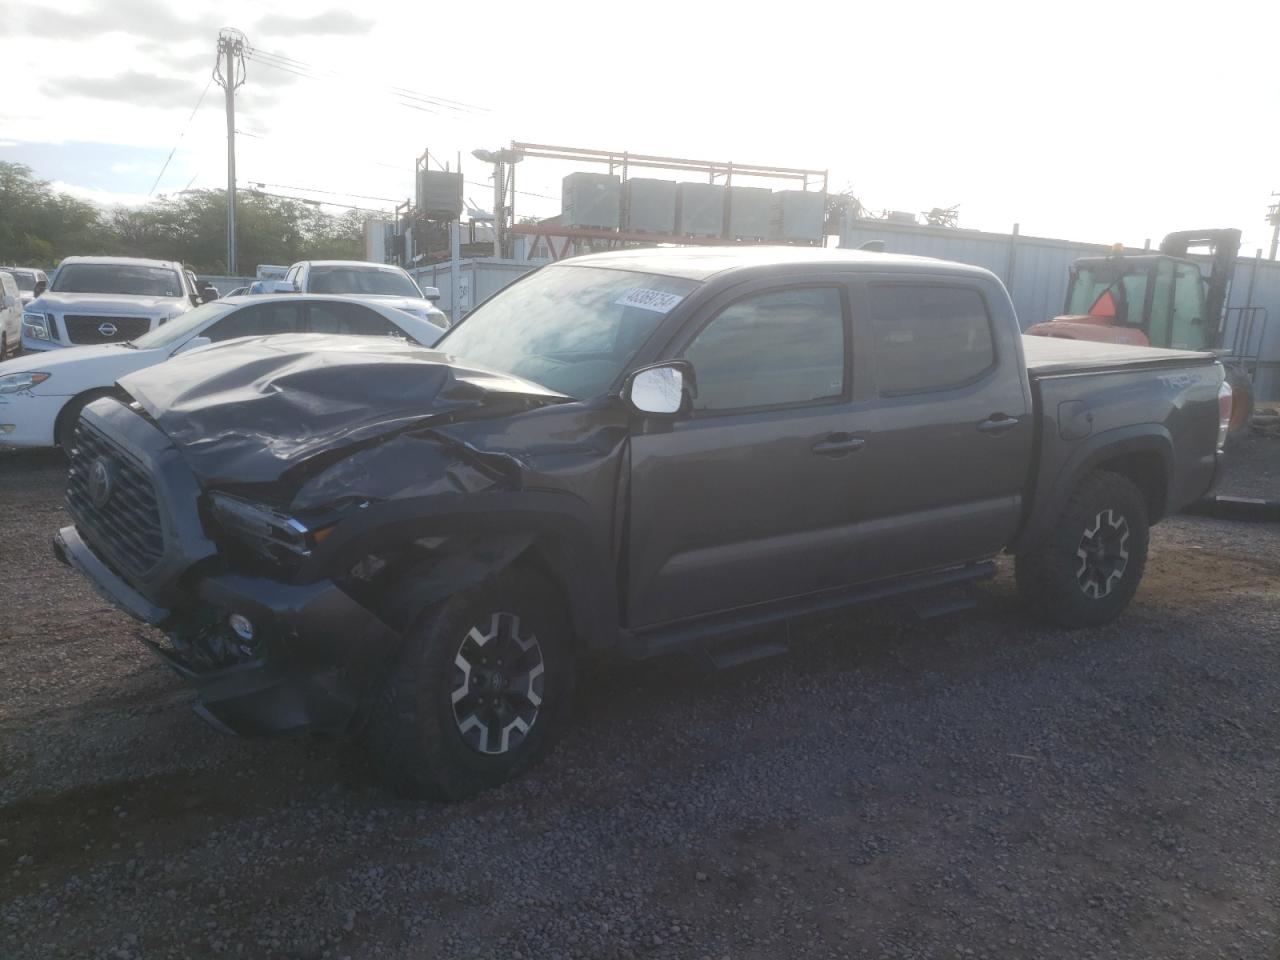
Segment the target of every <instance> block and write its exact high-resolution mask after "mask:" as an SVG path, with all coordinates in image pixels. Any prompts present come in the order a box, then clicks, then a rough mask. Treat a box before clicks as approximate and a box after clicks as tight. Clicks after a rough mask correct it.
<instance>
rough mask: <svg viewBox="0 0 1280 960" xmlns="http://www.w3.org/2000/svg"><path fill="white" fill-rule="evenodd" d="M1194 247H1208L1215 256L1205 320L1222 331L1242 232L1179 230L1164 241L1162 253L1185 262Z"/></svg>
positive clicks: (1161, 247) (1206, 292)
mask: <svg viewBox="0 0 1280 960" xmlns="http://www.w3.org/2000/svg"><path fill="white" fill-rule="evenodd" d="M1192 247H1208V248H1209V249H1210V251H1211V253H1212V256H1213V265H1212V267H1211V268H1210V271H1209V280H1208V283H1207V285H1206V287H1205V296H1204V305H1205V313H1207V314H1208V316H1207V317H1206V318H1205V319H1206V320H1207V321H1208V322H1209V323H1211V324H1213V329H1215V330H1218V329H1221V324H1222V315H1223V309H1224V308H1225V307H1226V305H1227V295H1228V294H1229V293H1230V291H1231V278H1232V277H1233V276H1234V275H1235V272H1236V258H1237V257H1238V256H1239V254H1240V231H1239V230H1235V229H1223V230H1179V231H1178V232H1176V233H1171V234H1169V235H1168V236H1166V237H1165V238H1164V239H1163V240H1161V241H1160V252H1161V253H1163V254H1166V255H1167V256H1170V257H1177V258H1178V259H1180V260H1185V259H1186V257H1187V253H1188V252H1189V250H1190V249H1191V248H1192Z"/></svg>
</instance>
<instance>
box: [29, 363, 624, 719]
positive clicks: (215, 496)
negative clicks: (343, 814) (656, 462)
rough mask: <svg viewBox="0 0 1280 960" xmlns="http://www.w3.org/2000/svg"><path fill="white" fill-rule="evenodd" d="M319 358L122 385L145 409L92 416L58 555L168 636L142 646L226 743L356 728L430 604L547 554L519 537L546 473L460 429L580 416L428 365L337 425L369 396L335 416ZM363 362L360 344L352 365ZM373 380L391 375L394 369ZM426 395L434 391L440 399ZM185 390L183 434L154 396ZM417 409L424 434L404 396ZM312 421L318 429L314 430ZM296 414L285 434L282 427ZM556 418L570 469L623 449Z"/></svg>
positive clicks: (341, 389)
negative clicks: (547, 415) (233, 738)
mask: <svg viewBox="0 0 1280 960" xmlns="http://www.w3.org/2000/svg"><path fill="white" fill-rule="evenodd" d="M306 346H307V349H309V350H312V353H311V355H310V359H308V358H307V357H306V356H304V355H303V350H302V345H299V346H298V347H297V348H296V349H291V350H282V349H281V347H280V346H278V345H271V346H270V348H268V347H267V346H261V347H260V348H259V349H258V351H257V354H256V361H255V359H254V356H250V357H249V358H248V362H246V360H245V358H244V357H239V358H237V357H235V356H232V355H227V356H225V357H224V359H223V360H222V362H221V365H220V366H219V367H218V368H217V369H214V370H208V369H206V371H205V376H206V379H205V381H204V382H203V387H202V385H201V382H200V381H193V380H191V379H186V378H178V377H176V376H173V372H172V371H170V374H169V376H168V377H167V378H166V379H164V380H160V379H158V378H157V375H155V374H150V378H149V379H148V377H147V376H146V375H143V376H140V377H139V381H138V382H129V381H130V380H132V378H127V380H126V382H125V384H124V386H125V387H126V389H128V390H129V392H130V393H131V394H132V395H134V396H135V397H138V398H139V400H138V402H136V403H135V404H133V405H132V407H126V406H125V405H123V404H121V403H120V402H118V401H115V400H111V399H106V400H102V401H98V402H97V403H95V404H92V405H91V406H90V407H88V408H87V409H86V411H85V414H84V417H83V419H82V421H81V423H80V427H79V431H80V442H79V443H78V444H77V446H76V448H75V449H74V450H73V451H72V457H71V470H70V481H69V490H68V509H69V511H70V513H71V515H72V517H73V519H74V520H75V523H74V525H72V526H70V527H66V528H64V529H63V530H62V531H60V532H59V534H58V536H57V538H56V540H55V549H56V551H57V552H58V554H59V556H60V558H62V559H64V560H65V561H66V562H68V563H70V564H71V565H73V566H75V567H76V568H77V569H79V570H80V571H81V572H82V573H84V574H85V575H86V577H88V579H89V580H90V581H91V583H93V585H94V586H95V588H96V589H98V590H99V592H100V593H102V594H103V595H104V596H106V597H107V598H108V599H110V600H111V601H112V602H113V603H115V604H116V605H118V606H119V607H121V608H122V609H123V610H125V611H126V612H128V613H129V614H130V615H131V616H133V617H135V618H137V619H139V620H141V621H144V622H146V623H149V624H151V625H153V626H156V627H159V628H160V629H161V630H162V631H163V632H164V634H165V639H164V640H163V641H162V642H158V641H156V640H155V639H154V636H153V635H152V634H151V632H150V631H146V632H144V636H143V639H145V640H146V641H147V643H148V645H149V646H151V647H152V649H154V650H155V652H156V653H157V654H158V655H160V656H161V657H162V658H163V659H164V660H165V661H166V662H168V663H169V664H170V665H171V666H172V667H173V668H174V669H175V670H176V671H177V672H178V673H179V674H180V675H181V676H182V677H183V678H184V679H185V680H187V681H188V682H189V683H190V684H191V685H192V686H194V687H195V688H196V689H197V690H198V692H199V702H198V704H197V706H196V710H197V712H198V713H200V714H201V715H202V716H203V717H204V718H205V719H207V720H208V721H209V722H210V723H212V724H213V725H214V726H216V727H218V728H219V729H221V730H224V731H228V732H234V733H239V734H259V733H285V732H300V731H321V732H329V733H340V732H343V731H346V730H349V729H350V728H351V727H352V725H353V724H354V723H355V722H357V721H358V720H359V718H360V717H361V715H362V707H363V705H364V704H366V703H367V702H368V698H369V695H370V693H371V691H372V690H374V689H376V686H377V684H378V683H379V680H380V678H381V676H382V675H383V674H384V673H385V671H386V670H387V669H388V666H389V665H390V663H391V662H392V660H393V658H394V655H395V653H396V651H397V650H398V648H399V642H400V637H401V634H402V631H403V629H404V628H405V627H406V626H407V625H408V623H409V622H411V620H412V618H413V617H414V616H415V615H416V613H417V612H418V611H419V610H421V609H422V607H423V605H424V604H426V603H430V602H432V601H433V600H435V599H439V598H442V597H444V596H447V595H448V594H450V593H453V592H455V591H456V590H458V589H460V588H462V587H464V586H466V585H468V584H470V583H474V582H477V581H478V580H480V579H481V578H483V577H484V576H486V575H487V574H488V573H490V572H492V571H495V570H497V569H501V568H502V567H503V566H505V565H506V564H508V563H510V562H511V561H512V560H513V559H514V558H515V557H516V556H518V555H519V554H520V553H521V552H522V551H524V550H525V549H526V548H528V546H529V545H530V544H531V543H532V542H533V540H534V538H535V537H537V535H538V529H537V523H529V522H515V520H513V517H515V516H516V515H517V514H520V513H521V511H522V510H527V506H522V504H523V503H524V500H523V499H522V498H527V497H530V496H534V494H531V493H529V491H527V490H526V488H525V484H526V479H527V477H528V476H529V475H531V474H536V473H537V471H536V470H534V469H533V468H532V467H531V465H530V464H528V463H526V462H524V461H522V460H521V459H520V458H518V457H516V456H512V455H510V454H507V453H503V452H490V451H488V450H486V449H481V448H480V447H479V446H477V445H476V444H474V443H472V442H471V440H470V439H468V436H467V430H466V429H465V424H467V423H468V422H472V423H474V422H476V421H480V422H483V423H486V424H490V425H494V426H497V425H498V424H500V423H501V422H502V421H503V418H506V417H509V416H510V415H511V414H515V413H529V412H530V411H535V416H534V418H533V419H535V420H537V419H539V418H538V417H537V415H536V412H537V411H544V412H545V411H546V409H547V408H549V407H551V406H554V405H558V404H560V403H562V401H563V400H564V399H565V398H562V397H559V396H558V395H554V394H547V393H545V392H539V391H538V390H537V389H536V388H525V387H524V385H523V384H521V382H519V381H511V380H505V379H502V378H497V377H489V376H487V375H486V376H480V375H468V374H467V373H466V372H465V371H463V372H462V373H461V374H459V372H458V371H456V370H452V369H448V370H446V371H444V372H441V371H440V370H439V369H438V368H440V367H442V366H445V364H444V363H443V361H442V360H441V358H440V357H439V355H437V354H429V358H430V359H428V360H427V361H423V360H422V358H421V357H420V356H415V357H412V358H411V362H397V363H394V364H392V367H393V368H394V369H398V370H399V371H400V373H401V374H405V373H406V371H409V372H412V373H413V374H415V375H416V376H417V377H418V378H419V379H417V380H415V381H413V382H412V383H410V382H409V381H407V380H406V381H405V383H404V385H403V388H402V389H399V390H397V389H393V388H389V387H388V385H387V384H386V383H385V382H384V383H383V385H382V387H381V388H379V389H378V390H376V391H374V399H375V400H376V399H377V398H378V397H381V398H383V399H384V400H385V404H386V407H387V409H386V410H385V411H384V413H385V414H386V415H385V417H384V418H382V419H380V418H379V417H378V415H377V413H376V409H375V408H376V407H377V403H375V402H370V403H368V404H366V405H365V406H364V407H363V408H362V409H361V410H360V411H359V415H358V416H355V415H351V416H349V417H347V419H346V425H345V426H342V425H340V424H339V422H338V420H337V418H335V417H334V415H333V407H334V406H335V405H336V406H338V407H342V406H344V405H347V406H350V405H351V404H353V403H354V399H353V395H354V393H355V392H358V391H359V387H358V386H356V385H354V384H352V383H351V382H350V381H349V380H341V379H339V380H336V381H331V382H330V383H329V385H328V386H327V389H328V390H330V391H331V392H337V393H339V394H344V395H343V396H340V397H338V398H336V399H333V400H331V401H330V402H329V403H327V404H326V403H322V402H320V401H321V397H320V396H319V394H320V390H321V387H322V386H324V385H325V381H323V380H322V379H319V378H315V377H312V376H311V374H312V373H313V372H315V371H319V370H322V369H323V368H324V367H325V364H326V357H325V356H324V354H323V351H321V352H320V354H319V355H316V353H315V351H314V349H313V348H314V345H306ZM388 349H390V350H392V351H393V352H394V351H395V350H396V348H394V347H391V348H384V347H381V346H380V347H379V350H378V351H377V357H380V358H382V359H381V360H380V361H379V362H380V363H383V364H385V363H386V358H385V354H386V352H387V350H388ZM211 352H212V353H215V354H216V353H217V352H218V351H211ZM241 352H242V353H243V352H244V351H243V350H242V351H241ZM349 353H350V351H349V348H346V347H344V356H345V357H347V361H348V365H349V361H350V358H349ZM421 353H426V352H425V351H421ZM396 356H397V358H398V361H403V360H404V358H403V357H402V356H401V355H400V354H399V353H396ZM273 358H274V359H273ZM209 363H210V361H209V360H208V359H205V360H204V361H202V364H203V365H204V366H205V367H206V368H207V367H208V366H209ZM272 363H275V364H278V365H279V366H280V368H281V370H283V371H286V372H287V374H288V378H291V380H292V388H293V391H294V392H293V393H292V394H291V395H290V396H289V398H288V399H287V400H282V399H281V396H282V391H281V385H280V383H278V382H276V381H275V380H274V379H273V378H272V377H271V376H269V375H266V373H267V368H268V367H269V366H270V365H271V364H272ZM237 371H238V372H237ZM330 372H332V371H330ZM349 372H350V371H349ZM148 373H150V372H148ZM377 374H378V375H379V376H381V377H383V378H384V381H385V380H386V379H387V378H388V377H390V378H391V379H394V378H395V376H396V374H395V373H394V372H393V373H391V374H388V373H387V371H386V369H385V368H383V367H380V368H379V370H378V371H377ZM424 378H425V379H426V380H434V386H433V389H434V390H435V393H434V394H431V395H430V396H427V395H424V388H423V386H422V384H423V379H424ZM233 381H234V382H233ZM176 383H182V384H183V387H182V389H183V391H184V392H183V394H182V397H181V398H179V399H174V400H173V403H174V404H175V405H177V406H185V407H186V410H187V412H186V413H185V415H183V416H178V415H177V414H175V413H174V412H173V409H171V408H169V407H166V406H163V405H158V404H157V401H156V399H155V397H156V393H157V391H158V390H159V389H161V388H162V389H164V390H170V391H172V390H173V389H174V386H173V385H174V384H176ZM193 384H194V385H193ZM299 390H303V393H299V392H298V391H299ZM413 390H416V391H417V392H418V396H417V397H416V400H415V402H416V403H417V404H418V416H417V418H416V419H412V418H410V417H409V416H408V415H407V413H406V410H407V407H406V401H405V397H404V394H405V393H406V392H411V391H413ZM202 391H203V392H202ZM425 393H428V394H429V393H430V391H429V390H427V391H425ZM441 394H443V395H444V399H443V400H441V402H440V403H438V404H436V403H433V402H431V401H432V397H438V396H439V395H441ZM197 398H203V400H202V402H197ZM258 403H262V404H265V405H266V406H265V407H264V408H263V409H261V410H257V412H258V413H259V414H260V415H261V416H262V419H257V420H255V421H248V422H257V423H260V424H262V425H263V426H262V428H260V429H259V430H258V431H257V432H256V433H254V432H253V431H251V430H248V429H246V428H245V427H244V426H243V424H244V423H246V421H245V420H244V419H242V418H243V417H244V415H245V413H246V411H249V412H253V411H254V410H255V404H258ZM282 404H285V405H286V406H287V407H288V409H287V411H286V408H285V406H282ZM308 409H310V410H311V411H312V412H313V413H316V414H317V415H318V416H319V420H315V421H312V422H308V421H307V420H306V410H308ZM285 412H287V413H288V416H287V417H285V422H288V423H290V426H289V428H288V430H286V429H285V428H283V427H281V426H279V424H280V423H281V420H280V416H281V415H282V414H283V413H285ZM566 412H567V411H566ZM588 419H589V418H588ZM570 420H572V418H570ZM561 421H564V418H560V421H557V422H559V427H558V428H557V427H556V426H555V425H554V424H544V425H543V427H542V431H541V432H542V434H543V435H547V434H549V435H552V436H555V437H558V438H560V439H559V440H556V441H554V443H553V444H552V446H555V444H559V446H560V448H562V449H573V450H575V451H576V454H574V455H572V456H570V458H569V459H570V460H574V459H576V460H578V461H592V462H594V461H598V460H599V459H600V453H601V452H602V451H605V450H607V449H610V448H613V449H616V446H617V444H618V442H619V441H618V436H620V434H618V435H616V436H614V435H611V436H610V437H609V438H608V439H606V440H603V441H602V440H601V438H600V437H599V436H598V435H594V434H592V432H591V431H590V430H584V429H582V427H583V423H578V424H577V425H576V430H568V431H566V429H565V422H561ZM584 422H585V421H584ZM237 423H239V424H241V426H238V427H237V426H236V424H237ZM268 425H275V426H271V427H270V429H267V427H268ZM460 425H462V426H460ZM321 426H323V429H321ZM537 432H538V431H537V430H536V429H535V433H537ZM285 433H289V434H290V436H288V437H286V436H284V434H285ZM570 433H576V437H575V438H574V439H572V440H570V441H568V442H566V441H565V440H564V439H563V438H564V437H566V436H567V435H568V434H570ZM610 433H611V434H616V431H611V432H610ZM322 434H323V436H322ZM597 434H598V431H597ZM254 443H256V445H257V448H258V450H259V452H260V455H259V457H258V458H257V460H254V458H253V457H252V455H251V447H252V445H253V444H254ZM535 446H536V444H535ZM221 454H225V455H226V456H222V455H221ZM228 458H229V459H230V460H231V461H233V462H235V463H236V464H237V466H236V469H235V470H233V471H229V470H228V468H227V463H228ZM551 459H552V460H554V459H555V457H554V456H553V457H551ZM104 477H105V478H106V479H105V481H104V480H103V478H104ZM104 483H105V486H106V488H107V490H106V493H105V494H104V493H103V490H102V487H103V485H104ZM499 494H500V495H501V496H495V495H499ZM541 496H544V497H545V496H546V494H545V493H544V494H542V495H541ZM556 499H558V500H562V501H563V500H567V499H569V498H564V497H563V496H559V497H558V498H556ZM526 519H527V518H526Z"/></svg>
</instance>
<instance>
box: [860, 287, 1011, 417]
mask: <svg viewBox="0 0 1280 960" xmlns="http://www.w3.org/2000/svg"><path fill="white" fill-rule="evenodd" d="M869 294H870V311H869V315H868V322H869V324H870V333H871V341H872V344H873V347H874V350H875V368H876V382H877V385H878V388H879V391H880V395H881V396H895V395H900V394H907V393H920V392H924V391H933V390H946V389H949V388H952V387H958V386H962V385H963V384H966V383H969V382H971V381H973V380H976V379H977V378H978V377H980V376H981V375H982V374H983V373H985V372H986V371H988V370H990V369H991V368H992V367H993V366H995V362H996V349H995V340H994V337H993V335H992V332H991V317H990V315H989V313H988V312H987V305H986V301H985V300H984V299H983V297H982V294H981V293H979V292H978V291H977V290H975V289H973V288H971V287H960V286H947V285H943V284H897V283H874V284H872V285H871V286H870V288H869Z"/></svg>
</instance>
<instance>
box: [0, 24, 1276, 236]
mask: <svg viewBox="0 0 1280 960" xmlns="http://www.w3.org/2000/svg"><path fill="white" fill-rule="evenodd" d="M327 2H328V0H308V2H305V3H303V2H293V0H281V2H278V3H276V4H274V5H273V7H272V8H271V12H266V10H267V8H266V7H265V6H264V5H263V4H261V3H248V2H242V0H227V2H222V3H218V4H217V5H214V4H211V3H204V2H201V0H193V2H188V3H185V4H181V5H179V4H172V3H167V2H158V0H87V2H85V0H81V2H76V0H67V2H66V3H60V4H59V5H58V6H57V8H56V10H55V9H53V8H51V7H49V6H37V5H34V4H28V3H25V2H14V0H0V24H3V28H2V30H0V159H2V160H17V161H21V162H23V163H27V164H29V165H30V166H31V167H33V168H34V169H35V171H36V173H37V174H38V175H39V176H41V177H44V178H46V179H49V180H52V181H55V182H56V183H57V184H58V185H60V186H61V187H63V188H64V189H67V190H69V191H73V192H75V193H77V194H79V195H81V196H85V197H89V198H92V199H95V200H98V201H100V202H104V203H110V202H138V201H142V200H145V199H146V198H147V197H148V196H152V195H159V194H164V193H171V192H174V191H178V190H181V189H184V188H186V187H188V186H193V187H220V186H223V185H224V184H225V177H226V167H225V164H226V147H225V132H226V131H225V119H224V114H223V100H222V91H221V89H220V88H219V87H218V86H217V85H216V84H213V85H211V84H210V83H209V80H210V72H211V68H212V66H213V60H214V48H215V44H216V40H217V35H218V30H219V28H221V27H236V28H238V29H240V30H242V31H244V33H245V35H246V36H247V38H248V41H249V44H250V46H251V48H252V54H251V56H250V58H249V60H248V61H247V63H246V67H247V76H246V78H245V83H244V86H243V87H242V88H241V89H240V91H239V93H238V95H237V111H238V112H237V122H236V126H237V128H238V129H239V130H240V132H241V133H240V136H239V137H238V148H237V149H238V179H239V183H240V185H241V187H245V186H248V185H250V184H253V183H262V184H267V185H268V186H267V187H266V189H268V190H270V191H272V192H277V193H281V194H288V195H306V196H310V197H312V198H313V199H332V200H335V201H340V202H354V203H358V204H359V205H361V206H366V207H370V208H388V207H389V206H390V202H391V201H393V200H395V199H397V198H403V197H405V196H406V195H407V194H408V193H409V192H410V191H411V189H412V171H413V161H414V158H415V157H416V156H417V155H419V154H420V153H421V152H422V151H423V149H424V148H430V149H431V151H432V153H433V155H434V156H437V157H439V158H440V159H441V160H442V161H445V160H447V161H449V162H450V163H456V157H457V155H458V153H459V152H461V154H462V156H463V163H464V170H465V172H466V175H467V180H468V181H469V182H470V183H471V185H470V186H469V187H468V193H469V195H470V196H471V197H472V198H473V199H474V200H475V201H476V203H478V204H481V205H486V206H487V205H488V204H489V203H490V202H491V200H490V193H489V188H488V187H487V185H486V183H487V179H488V170H487V169H486V168H485V167H484V166H483V165H482V164H480V163H479V162H478V161H475V160H472V159H471V158H470V152H471V150H472V149H474V148H476V147H494V146H498V145H501V144H505V143H508V142H510V141H511V140H513V139H516V140H524V141H534V142H543V143H557V144H564V145H572V146H583V147H590V148H599V149H615V150H630V151H632V152H638V153H657V154H673V155H679V156H688V157H697V158H701V159H708V160H734V161H738V162H750V163H760V164H777V165H782V166H795V167H813V168H820V169H821V168H826V169H829V170H830V172H831V183H832V186H833V188H837V189H840V188H845V187H849V188H852V189H853V190H854V191H855V192H856V193H857V194H858V195H859V196H860V197H861V198H862V199H863V202H864V203H865V204H866V205H867V206H869V207H870V208H872V209H875V210H880V209H897V210H909V211H921V210H924V209H928V208H930V207H933V206H948V205H951V204H955V203H959V204H960V214H961V218H960V219H961V225H962V226H968V227H974V228H979V229H990V230H1007V229H1008V228H1009V226H1010V225H1011V224H1013V223H1014V222H1019V223H1020V224H1021V229H1022V232H1023V233H1024V234H1035V235H1042V236H1065V237H1069V238H1072V239H1079V240H1090V241H1096V242H1112V241H1114V240H1120V241H1123V242H1125V243H1128V244H1131V245H1141V243H1142V241H1143V240H1144V239H1145V238H1148V237H1150V238H1152V239H1153V240H1158V239H1159V237H1160V236H1162V235H1163V234H1164V233H1166V232H1168V231H1170V230H1174V229H1182V228H1198V227H1208V226H1214V227H1216V226H1237V227H1239V228H1241V229H1242V230H1244V231H1245V249H1246V250H1247V251H1252V250H1253V249H1254V248H1255V247H1257V246H1262V245H1264V244H1265V243H1266V242H1267V240H1268V238H1269V228H1268V227H1267V226H1266V224H1265V223H1264V222H1263V216H1264V212H1265V206H1266V204H1267V203H1268V200H1269V194H1270V192H1271V191H1272V190H1278V191H1280V124H1278V123H1277V122H1276V119H1275V105H1276V103H1277V102H1280V100H1278V97H1280V69H1278V68H1277V59H1276V56H1275V44H1276V38H1277V37H1280V4H1276V3H1261V2H1254V3H1248V4H1245V3H1241V4H1235V3H1231V2H1218V3H1214V4H1206V3H1203V2H1199V3H1195V4H1180V3H1177V2H1167V0H1166V2H1161V3H1122V2H1120V0H1111V2H1107V3H1095V2H1092V0H1087V2H1070V3H1057V4H1047V3H1035V2H1034V0H1023V2H1021V3H1015V4H1007V5H1005V4H996V3H988V2H984V0H971V2H950V3H941V4H933V3H924V2H918V3H917V2H897V3H884V2H877V3H865V2H853V0H844V2H839V3H832V4H825V3H822V2H810V3H806V4H782V3H751V2H746V3H744V2H737V3H714V4H712V3H698V2H694V3H689V2H684V3H666V2H661V0H651V2H647V3H645V4H642V5H641V4H627V5H622V4H609V3H606V2H600V0H597V2H593V3H577V2H572V3H571V2H562V3H554V2H546V0H544V2H541V3H537V4H533V3H527V2H526V3H519V4H508V3H506V2H504V0H492V2H490V3H485V4H479V3H459V4H453V5H446V4H423V3H420V2H413V3H399V2H395V0H392V2H385V3H378V4H373V3H369V4H344V5H341V6H338V5H334V6H326V3H327ZM202 95H203V99H202ZM197 103H199V104H200V106H199V108H198V109H195V108H196V104H197ZM193 109H194V113H193ZM175 144H177V150H176V152H175V153H174V156H173V159H172V161H171V162H170V163H169V165H168V167H167V169H165V170H164V173H163V176H160V177H159V182H158V183H157V182H156V180H157V176H158V175H159V174H160V171H161V169H162V167H163V166H164V164H165V160H166V158H167V157H168V156H169V154H170V151H171V150H173V148H174V146H175ZM565 172H566V171H565V169H564V168H563V167H559V166H557V165H556V164H553V163H550V162H546V161H532V160H531V161H527V162H526V163H524V164H522V165H521V167H520V170H519V174H518V185H519V186H520V188H521V190H522V195H521V196H520V197H519V198H518V202H517V213H518V214H520V215H533V216H545V215H550V214H552V213H556V212H558V200H557V198H558V196H559V181H560V177H561V176H562V175H563V174H564V173H565ZM675 176H676V175H673V178H674V177H675ZM153 187H154V194H153Z"/></svg>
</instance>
